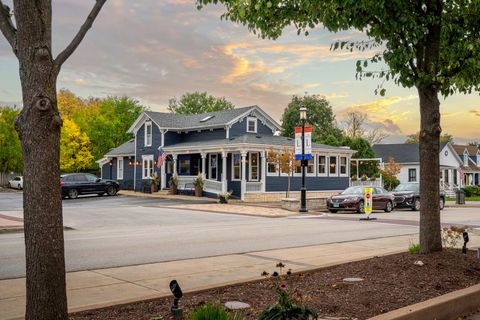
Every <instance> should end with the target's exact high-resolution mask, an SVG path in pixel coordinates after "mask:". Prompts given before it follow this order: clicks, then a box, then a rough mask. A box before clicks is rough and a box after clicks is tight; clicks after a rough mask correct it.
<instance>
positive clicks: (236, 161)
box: [232, 153, 242, 181]
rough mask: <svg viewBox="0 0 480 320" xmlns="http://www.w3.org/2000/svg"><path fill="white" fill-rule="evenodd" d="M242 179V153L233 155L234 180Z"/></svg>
mask: <svg viewBox="0 0 480 320" xmlns="http://www.w3.org/2000/svg"><path fill="white" fill-rule="evenodd" d="M240 179H242V157H241V155H240V153H232V180H233V181H238V180H240Z"/></svg>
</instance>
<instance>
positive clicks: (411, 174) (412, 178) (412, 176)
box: [408, 168, 417, 182]
mask: <svg viewBox="0 0 480 320" xmlns="http://www.w3.org/2000/svg"><path fill="white" fill-rule="evenodd" d="M408 182H417V169H415V168H413V169H408Z"/></svg>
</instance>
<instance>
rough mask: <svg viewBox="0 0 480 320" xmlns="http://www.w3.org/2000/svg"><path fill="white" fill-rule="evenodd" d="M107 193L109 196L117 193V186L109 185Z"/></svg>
mask: <svg viewBox="0 0 480 320" xmlns="http://www.w3.org/2000/svg"><path fill="white" fill-rule="evenodd" d="M107 194H108V195H109V196H114V195H116V194H117V188H115V186H108V187H107Z"/></svg>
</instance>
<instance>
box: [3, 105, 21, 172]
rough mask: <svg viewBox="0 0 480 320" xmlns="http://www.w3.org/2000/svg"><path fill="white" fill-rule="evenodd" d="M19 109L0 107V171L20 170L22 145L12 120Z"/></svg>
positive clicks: (18, 112)
mask: <svg viewBox="0 0 480 320" xmlns="http://www.w3.org/2000/svg"><path fill="white" fill-rule="evenodd" d="M19 114H20V111H19V110H16V109H14V108H10V107H0V150H1V152H0V172H8V171H14V172H22V170H23V163H22V146H21V144H20V139H19V138H18V134H17V132H16V131H15V128H14V125H13V122H14V121H15V118H16V117H17V116H18V115H19Z"/></svg>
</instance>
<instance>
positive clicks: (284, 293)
mask: <svg viewBox="0 0 480 320" xmlns="http://www.w3.org/2000/svg"><path fill="white" fill-rule="evenodd" d="M276 267H277V268H278V270H279V272H277V271H274V272H273V273H272V274H269V273H268V272H266V271H264V272H263V273H262V276H264V277H265V278H267V279H269V280H270V281H271V284H270V287H271V289H272V290H273V292H275V293H276V294H277V295H278V298H277V302H276V303H275V304H272V305H270V306H268V307H267V308H266V309H264V310H263V311H262V313H261V314H260V316H259V318H258V319H259V320H309V319H317V313H316V312H315V310H313V309H312V308H310V307H308V306H306V305H305V302H306V301H307V300H309V299H308V297H307V296H304V295H302V294H301V292H300V289H299V288H298V287H297V286H296V285H295V283H294V282H293V280H292V278H291V275H292V271H291V269H289V270H288V271H287V272H286V273H285V274H283V269H284V268H285V265H284V264H283V263H282V262H279V263H278V264H277V265H276Z"/></svg>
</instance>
